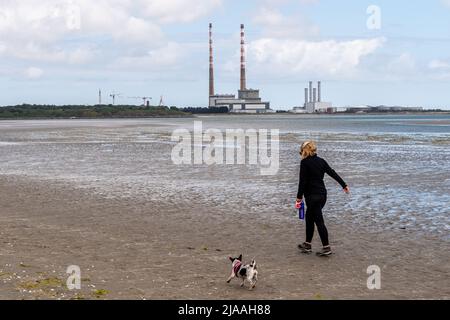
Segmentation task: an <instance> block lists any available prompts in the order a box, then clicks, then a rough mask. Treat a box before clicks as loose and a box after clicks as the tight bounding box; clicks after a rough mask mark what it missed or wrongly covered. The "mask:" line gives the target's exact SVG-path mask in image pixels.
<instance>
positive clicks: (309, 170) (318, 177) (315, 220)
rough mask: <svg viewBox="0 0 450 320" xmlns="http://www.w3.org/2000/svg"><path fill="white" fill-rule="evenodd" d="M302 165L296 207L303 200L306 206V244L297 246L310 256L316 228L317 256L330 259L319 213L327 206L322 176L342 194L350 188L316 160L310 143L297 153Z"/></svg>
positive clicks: (321, 160)
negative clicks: (320, 244)
mask: <svg viewBox="0 0 450 320" xmlns="http://www.w3.org/2000/svg"><path fill="white" fill-rule="evenodd" d="M300 155H301V157H302V161H301V163H300V182H299V185H298V193H297V205H299V204H301V202H302V201H303V196H304V197H305V204H306V241H305V242H304V243H302V244H299V245H298V248H299V249H300V250H301V251H302V252H303V253H311V252H312V247H311V241H312V239H313V235H314V225H316V226H317V231H318V232H319V236H320V240H321V241H322V245H323V248H322V250H321V251H319V252H317V255H319V256H329V255H330V254H331V253H332V252H331V247H330V243H329V241H328V230H327V227H326V226H325V222H324V220H323V216H322V209H323V207H324V206H325V203H326V202H327V189H326V188H325V184H324V182H323V178H324V175H325V173H326V174H328V175H329V176H330V177H332V178H333V179H334V180H336V181H337V182H338V183H339V184H340V185H341V186H342V188H343V190H344V192H345V193H349V192H350V188H349V187H348V186H347V184H346V183H345V182H344V180H342V178H341V177H340V176H339V175H338V174H337V173H336V172H335V171H334V170H333V169H331V167H330V166H329V165H328V163H327V162H326V161H325V160H324V159H322V158H320V157H318V156H317V147H316V144H315V143H314V142H313V141H306V142H305V143H303V144H302V147H301V149H300Z"/></svg>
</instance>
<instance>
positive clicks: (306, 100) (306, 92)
mask: <svg viewBox="0 0 450 320" xmlns="http://www.w3.org/2000/svg"><path fill="white" fill-rule="evenodd" d="M307 104H308V88H305V107H306V105H307Z"/></svg>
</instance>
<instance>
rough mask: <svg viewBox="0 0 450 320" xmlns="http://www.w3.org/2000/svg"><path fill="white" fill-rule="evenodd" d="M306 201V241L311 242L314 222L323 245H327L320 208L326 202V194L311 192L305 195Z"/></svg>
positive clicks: (326, 231) (325, 230)
mask: <svg viewBox="0 0 450 320" xmlns="http://www.w3.org/2000/svg"><path fill="white" fill-rule="evenodd" d="M305 202H306V217H305V219H306V242H308V243H311V241H312V239H313V236H314V224H316V226H317V231H319V236H320V240H321V241H322V245H323V246H324V247H326V246H328V245H329V242H328V230H327V227H325V222H324V221H323V216H322V209H323V207H324V206H325V203H326V202H327V196H326V195H321V194H313V195H309V196H305Z"/></svg>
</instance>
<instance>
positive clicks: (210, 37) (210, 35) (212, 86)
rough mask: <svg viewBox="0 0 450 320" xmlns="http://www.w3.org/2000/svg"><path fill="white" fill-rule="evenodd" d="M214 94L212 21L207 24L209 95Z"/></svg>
mask: <svg viewBox="0 0 450 320" xmlns="http://www.w3.org/2000/svg"><path fill="white" fill-rule="evenodd" d="M213 95H214V57H213V39H212V23H210V24H209V96H213Z"/></svg>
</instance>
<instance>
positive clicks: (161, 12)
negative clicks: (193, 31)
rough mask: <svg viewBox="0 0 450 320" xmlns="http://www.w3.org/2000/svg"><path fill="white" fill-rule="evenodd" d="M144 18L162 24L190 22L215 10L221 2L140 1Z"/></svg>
mask: <svg viewBox="0 0 450 320" xmlns="http://www.w3.org/2000/svg"><path fill="white" fill-rule="evenodd" d="M139 3H140V4H141V5H142V7H143V9H144V13H145V14H146V16H148V17H150V18H153V19H156V20H157V21H159V22H162V23H174V22H191V21H194V20H196V19H198V18H200V17H202V16H205V15H206V14H208V13H209V12H211V11H212V10H214V9H217V8H218V7H219V6H220V5H221V4H222V0H195V1H192V0H141V1H139Z"/></svg>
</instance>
